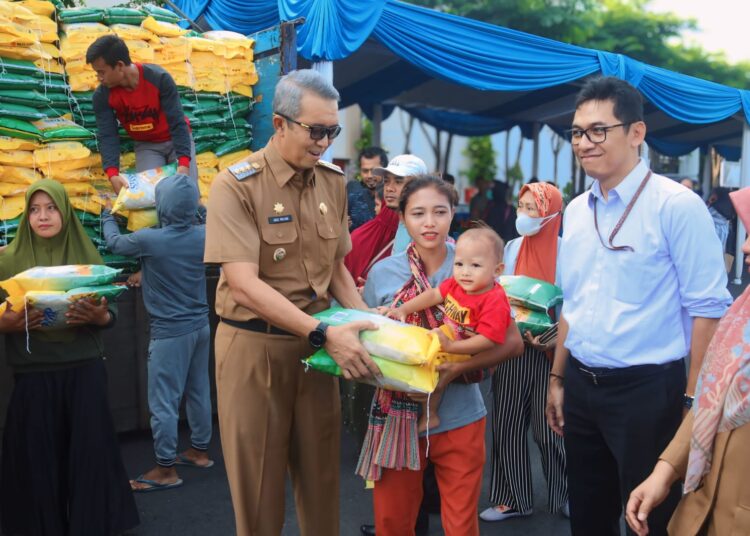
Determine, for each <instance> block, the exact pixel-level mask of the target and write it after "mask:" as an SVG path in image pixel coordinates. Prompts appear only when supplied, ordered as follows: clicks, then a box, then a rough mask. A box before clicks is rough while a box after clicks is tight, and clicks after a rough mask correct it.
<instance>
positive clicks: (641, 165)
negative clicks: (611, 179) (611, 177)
mask: <svg viewBox="0 0 750 536" xmlns="http://www.w3.org/2000/svg"><path fill="white" fill-rule="evenodd" d="M648 170H649V167H648V165H647V164H646V162H645V161H644V160H643V159H642V158H641V159H639V160H638V164H636V166H635V167H634V168H633V169H632V170H631V172H630V173H628V174H627V175H626V176H625V178H624V179H623V180H622V182H620V184H618V185H617V186H615V187H614V188H612V189H611V190H610V191H609V193H608V196H607V197H608V199H604V194H603V193H602V188H601V185H600V184H599V181H598V180H595V181H594V182H593V183H592V184H591V191H590V193H589V207H591V208H593V207H594V201H595V200H596V199H598V200H599V201H601V202H602V203H605V204H606V203H608V202H610V201H611V200H612V199H619V200H620V201H622V204H623V205H625V206H628V203H630V201H631V200H632V199H633V196H634V195H635V192H636V191H637V190H638V187H639V186H640V185H641V181H642V180H643V178H644V177H645V176H646V173H648ZM612 194H615V196H614V197H612Z"/></svg>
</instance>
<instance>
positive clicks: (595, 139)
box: [566, 123, 631, 145]
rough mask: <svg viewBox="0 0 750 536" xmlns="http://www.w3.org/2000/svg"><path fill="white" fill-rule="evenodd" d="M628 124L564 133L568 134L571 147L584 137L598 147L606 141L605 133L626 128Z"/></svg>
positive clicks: (575, 129) (578, 129)
mask: <svg viewBox="0 0 750 536" xmlns="http://www.w3.org/2000/svg"><path fill="white" fill-rule="evenodd" d="M630 124H631V123H618V124H616V125H602V126H595V127H589V128H587V129H581V128H571V129H570V130H567V131H566V133H567V134H568V140H569V141H570V143H572V144H573V145H578V144H579V143H581V140H582V139H583V136H584V135H585V136H586V137H587V138H588V139H589V141H590V142H591V143H595V144H597V145H598V144H600V143H604V142H605V141H607V132H609V131H610V130H611V129H613V128H617V127H626V126H628V125H630Z"/></svg>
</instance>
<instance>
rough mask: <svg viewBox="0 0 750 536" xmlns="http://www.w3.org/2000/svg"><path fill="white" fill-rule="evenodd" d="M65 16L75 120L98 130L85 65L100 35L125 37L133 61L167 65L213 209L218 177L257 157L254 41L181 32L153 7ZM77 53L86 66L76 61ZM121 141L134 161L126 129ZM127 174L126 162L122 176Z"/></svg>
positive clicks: (173, 19) (172, 17)
mask: <svg viewBox="0 0 750 536" xmlns="http://www.w3.org/2000/svg"><path fill="white" fill-rule="evenodd" d="M74 15H75V17H74ZM59 16H60V18H61V19H65V20H75V21H76V23H74V24H72V25H70V26H65V25H63V26H62V30H63V32H64V33H65V40H64V41H63V42H62V43H61V48H62V54H63V57H65V58H66V60H65V61H66V69H67V71H68V75H69V77H70V84H71V87H72V89H73V96H74V100H75V102H76V112H75V114H74V120H75V121H76V122H78V123H79V124H81V125H82V126H85V127H86V128H88V129H91V130H93V131H94V132H95V131H96V121H95V117H94V113H93V104H92V101H91V99H92V95H93V91H94V90H95V89H96V87H97V82H96V76H95V75H94V74H93V71H92V70H91V68H90V67H89V66H87V65H81V62H82V63H84V64H85V58H84V57H85V49H86V48H88V45H89V44H90V43H92V42H93V41H95V40H96V39H97V38H98V37H99V36H100V35H105V34H107V33H114V34H116V35H118V36H119V37H121V38H122V39H123V40H124V41H125V42H126V43H127V45H128V49H129V50H130V55H131V59H132V60H133V61H135V62H139V63H153V64H156V65H159V66H161V67H162V68H164V69H165V70H166V71H167V72H168V73H169V74H170V75H172V78H174V80H175V83H176V84H177V86H178V89H179V92H180V100H181V102H182V105H183V109H184V111H185V115H186V117H187V118H188V120H189V121H190V126H191V129H192V133H193V139H194V141H195V145H196V154H197V155H198V158H197V164H198V168H199V173H198V174H199V179H200V181H199V186H200V190H201V199H202V202H203V203H204V204H205V203H206V202H207V201H208V191H209V189H210V186H211V182H212V181H213V179H214V177H215V176H216V174H217V173H218V172H219V171H220V170H221V169H224V168H226V167H227V166H228V165H231V164H233V163H235V162H237V161H238V160H240V159H242V158H245V157H246V156H248V155H249V154H250V151H249V146H250V143H251V142H252V128H251V126H250V123H249V120H248V119H249V114H250V112H251V110H252V86H253V85H254V84H255V83H256V82H257V80H258V76H257V73H256V71H255V66H254V64H253V44H254V41H253V40H252V39H249V38H246V37H244V36H242V35H240V34H235V33H231V32H206V33H204V34H199V33H197V32H191V31H187V30H184V29H182V28H180V27H179V26H178V25H177V23H178V22H179V21H180V19H179V17H178V16H177V15H176V14H174V13H173V12H171V11H169V10H166V9H163V8H160V7H156V6H153V5H144V6H141V7H140V8H139V9H132V8H110V9H94V8H74V9H66V10H61V11H60V13H59ZM69 54H70V55H71V56H74V57H75V58H78V59H73V57H71V58H70V59H68V58H67V56H68V55H69ZM120 134H121V138H120V144H121V145H120V147H121V150H122V152H123V156H128V157H129V156H130V155H131V154H132V150H133V144H132V141H131V140H130V138H129V137H128V136H127V135H126V133H125V132H124V131H123V130H121V131H120ZM92 148H93V149H95V142H94V144H93V147H92ZM127 167H128V166H126V165H125V164H124V163H122V162H121V165H120V168H121V169H127Z"/></svg>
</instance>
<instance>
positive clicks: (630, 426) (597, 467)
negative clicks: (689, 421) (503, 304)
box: [563, 357, 686, 536]
mask: <svg viewBox="0 0 750 536" xmlns="http://www.w3.org/2000/svg"><path fill="white" fill-rule="evenodd" d="M685 383H686V377H685V364H684V362H683V360H681V359H680V360H677V361H673V362H671V363H669V364H667V365H643V366H634V367H628V368H622V369H592V368H589V367H585V366H584V365H583V364H581V363H580V362H579V361H577V360H576V359H575V358H573V357H571V358H570V359H569V360H568V366H567V369H566V371H565V401H564V408H563V412H564V418H565V428H564V439H565V451H566V453H567V457H568V493H569V495H570V515H571V517H570V525H571V530H572V532H573V536H608V535H613V536H614V535H619V534H620V516H621V515H622V510H623V505H624V504H626V503H627V500H628V497H629V495H630V492H631V491H632V490H633V489H634V488H635V487H636V486H638V485H639V484H640V483H641V482H642V481H643V480H644V479H645V478H646V477H647V476H648V475H649V474H650V473H651V471H652V470H653V468H654V465H655V464H656V461H657V460H658V458H659V455H660V454H661V453H662V451H663V450H664V449H665V448H666V446H667V445H668V444H669V442H670V441H671V439H672V437H673V436H674V434H675V432H676V431H677V428H678V427H679V425H680V422H681V420H682V407H683V406H682V395H683V393H684V392H685ZM679 500H680V488H679V484H675V486H674V487H673V488H672V490H671V493H670V495H669V497H668V498H667V500H665V501H664V502H663V503H662V504H661V505H660V506H659V507H657V508H656V509H654V511H653V512H652V513H651V515H649V518H648V525H649V529H650V532H649V534H650V535H652V536H660V535H666V534H667V524H668V522H669V518H670V517H671V516H672V512H673V511H674V509H675V507H676V506H677V503H678V502H679ZM627 532H628V534H632V532H631V531H630V529H629V528H628V529H627Z"/></svg>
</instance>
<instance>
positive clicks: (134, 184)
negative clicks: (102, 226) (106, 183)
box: [112, 163, 177, 214]
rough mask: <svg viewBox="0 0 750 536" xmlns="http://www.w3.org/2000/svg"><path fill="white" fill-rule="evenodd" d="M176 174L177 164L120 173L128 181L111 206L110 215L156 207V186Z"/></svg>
mask: <svg viewBox="0 0 750 536" xmlns="http://www.w3.org/2000/svg"><path fill="white" fill-rule="evenodd" d="M176 172H177V163H173V164H167V165H166V166H161V167H157V168H154V169H149V170H146V171H141V172H138V173H121V176H122V177H123V178H124V179H125V180H127V181H128V187H127V188H122V189H121V190H120V193H119V194H118V195H117V199H116V200H115V202H114V204H113V205H112V214H118V213H121V212H122V211H125V210H139V209H144V208H152V207H154V206H156V185H157V184H158V183H159V181H160V180H162V179H163V178H164V177H169V176H172V175H174V174H175V173H176Z"/></svg>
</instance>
